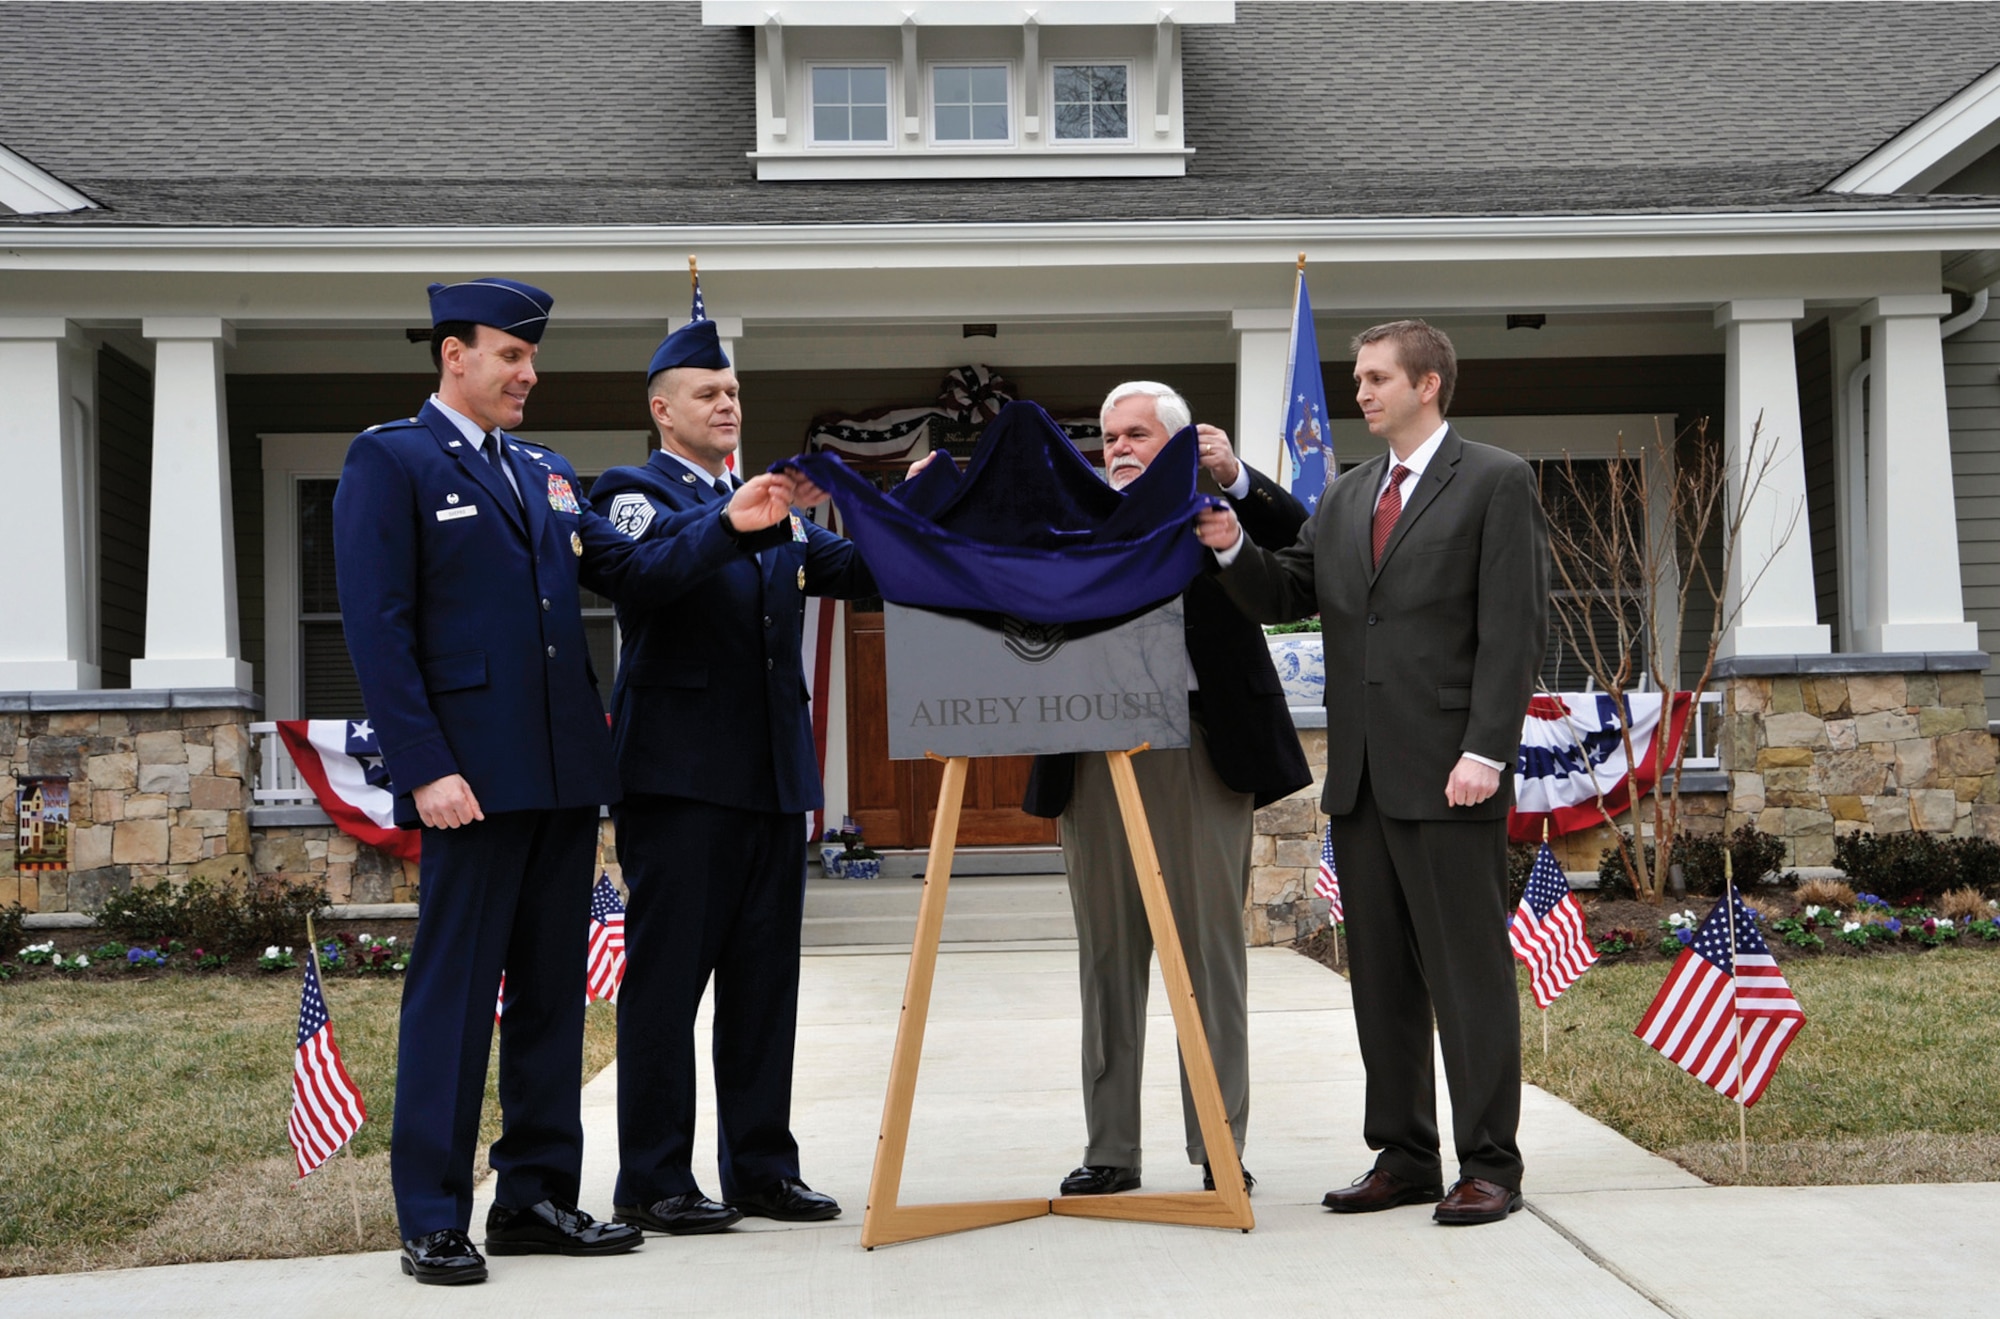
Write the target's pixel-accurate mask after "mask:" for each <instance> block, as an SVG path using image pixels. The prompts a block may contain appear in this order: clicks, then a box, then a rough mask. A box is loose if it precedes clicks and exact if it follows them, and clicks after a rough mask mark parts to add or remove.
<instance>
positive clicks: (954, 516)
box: [772, 402, 1210, 623]
mask: <svg viewBox="0 0 2000 1319" xmlns="http://www.w3.org/2000/svg"><path fill="white" fill-rule="evenodd" d="M1198 452H1199V450H1198V446H1197V443H1196V440H1195V432H1194V427H1192V426H1189V427H1185V428H1184V429H1182V430H1181V431H1180V432H1179V433H1178V434H1176V435H1175V436H1173V438H1171V439H1170V440H1168V441H1167V443H1166V445H1165V446H1164V447H1163V448H1162V449H1161V450H1160V452H1159V454H1158V456H1157V457H1155V458H1154V460H1153V462H1152V464H1151V465H1150V466H1148V467H1147V468H1146V470H1145V471H1144V472H1143V473H1141V474H1140V475H1139V476H1138V477H1137V478H1136V479H1135V480H1133V481H1132V483H1131V484H1129V485H1127V486H1126V487H1125V488H1124V489H1123V490H1113V489H1112V488H1111V487H1110V486H1109V485H1106V484H1105V482H1104V479H1103V478H1102V477H1100V476H1099V475H1098V474H1097V472H1096V470H1095V469H1094V468H1092V467H1091V465H1090V462H1089V460H1088V459H1086V458H1085V457H1084V456H1083V454H1081V453H1080V452H1078V450H1077V447H1076V445H1075V444H1073V443H1071V442H1070V438H1069V436H1067V435H1065V434H1064V433H1063V430H1062V427H1060V426H1058V425H1056V423H1055V422H1054V421H1053V420H1051V419H1050V417H1049V414H1048V413H1046V412H1044V411H1042V409H1041V408H1040V407H1038V406H1036V405H1035V404H1033V403H1028V402H1019V403H1010V404H1008V405H1007V406H1006V407H1005V408H1004V409H1002V410H1001V413H1000V415H999V416H998V417H995V418H994V419H993V422H992V424H991V425H989V426H988V427H987V428H986V431H985V433H984V434H982V435H981V436H980V437H979V445H978V447H977V448H976V449H975V450H974V451H973V454H972V461H971V462H970V463H968V464H967V465H966V469H965V471H964V472H963V473H961V472H960V471H959V469H958V464H957V463H956V462H954V461H951V460H950V459H949V457H948V456H947V457H946V458H944V459H940V460H937V461H933V462H932V463H931V464H930V466H928V467H926V468H925V469H924V470H923V471H922V472H920V473H918V475H917V476H916V478H915V479H913V480H910V481H905V482H904V483H903V484H902V485H900V486H898V487H896V489H894V490H892V491H890V492H889V493H888V494H886V495H885V494H883V493H882V492H881V491H879V490H877V489H876V488H875V487H874V485H873V484H872V483H871V482H870V481H869V480H868V479H867V478H866V477H864V476H862V475H861V474H860V473H858V472H856V471H854V470H853V469H852V468H850V467H849V466H848V465H847V464H846V463H845V462H843V461H841V459H840V457H839V456H838V455H836V454H831V453H810V454H802V455H800V456H798V457H795V458H787V459H785V460H784V461H783V462H781V463H777V464H774V465H773V467H772V470H773V471H777V470H780V469H783V468H789V467H795V468H797V469H798V470H799V471H801V472H803V473H804V474H805V475H806V477H807V478H808V479H810V480H811V481H812V482H813V484H815V485H817V486H819V487H820V488H821V489H822V490H825V491H827V492H828V493H829V494H831V495H832V496H833V498H834V502H835V503H836V504H837V505H838V506H839V508H840V515H841V517H842V518H843V519H844V520H845V521H846V524H847V525H846V530H847V534H848V536H849V537H850V538H851V539H852V540H853V541H854V543H855V545H856V546H857V547H858V548H859V549H860V551H861V557H862V558H863V559H864V560H866V562H867V564H868V568H869V571H871V572H872V573H874V575H875V581H876V583H877V584H878V585H879V586H880V588H881V591H882V597H883V598H884V599H886V600H890V601H893V602H895V603H897V604H903V605H919V606H922V607H924V608H927V609H944V610H954V611H964V612H992V613H1000V614H1008V615H1012V616H1013V617H1015V618H1020V619H1025V620H1027V621H1029V622H1032V623H1078V622H1086V621H1091V620H1097V619H1108V618H1114V617H1118V616H1121V615H1125V614H1130V613H1133V612H1136V611H1138V610H1142V609H1145V608H1147V607H1148V606H1151V605H1154V604H1158V603H1159V602H1161V601H1164V600H1168V599H1171V598H1173V597H1174V596H1177V595H1179V594H1180V593H1181V592H1182V591H1183V590H1185V589H1186V588H1187V584H1188V583H1189V582H1190V581H1192V580H1194V578H1195V576H1196V575H1197V574H1198V573H1200V571H1201V569H1202V561H1203V560H1202V556H1203V553H1204V551H1203V549H1202V545H1201V542H1200V541H1199V540H1197V539H1195V536H1194V531H1193V523H1194V518H1195V515H1196V514H1197V513H1199V512H1200V511H1201V510H1202V508H1204V507H1205V506H1206V505H1207V504H1208V503H1209V502H1210V501H1209V499H1208V498H1207V497H1206V496H1203V495H1201V494H1200V493H1198V492H1197V491H1196V489H1195V477H1196V475H1197V474H1198V472H1199V471H1200V465H1199V461H1198Z"/></svg>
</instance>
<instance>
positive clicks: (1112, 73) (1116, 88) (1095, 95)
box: [1090, 64, 1125, 105]
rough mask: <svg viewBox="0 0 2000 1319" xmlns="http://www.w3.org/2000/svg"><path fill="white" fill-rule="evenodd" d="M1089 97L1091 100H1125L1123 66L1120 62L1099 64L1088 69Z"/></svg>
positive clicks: (1121, 102) (1122, 102)
mask: <svg viewBox="0 0 2000 1319" xmlns="http://www.w3.org/2000/svg"><path fill="white" fill-rule="evenodd" d="M1090 82H1091V97H1090V99H1091V100H1093V101H1116V102H1118V103H1119V104H1121V105H1122V104H1124V101H1125V66H1124V65H1122V64H1099V65H1096V66H1094V67H1092V68H1091V70H1090Z"/></svg>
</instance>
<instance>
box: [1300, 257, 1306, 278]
mask: <svg viewBox="0 0 2000 1319" xmlns="http://www.w3.org/2000/svg"><path fill="white" fill-rule="evenodd" d="M1299 273H1300V274H1301V275H1303V274H1305V273H1306V254H1305V253H1304V252H1301V253H1299Z"/></svg>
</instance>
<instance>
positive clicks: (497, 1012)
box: [493, 971, 507, 1025]
mask: <svg viewBox="0 0 2000 1319" xmlns="http://www.w3.org/2000/svg"><path fill="white" fill-rule="evenodd" d="M506 1011H507V973H506V972H505V971H502V972H501V973H500V992H499V994H497V995H496V996H495V997H494V999H493V1020H494V1023H495V1024H496V1025H497V1024H498V1023H499V1021H500V1018H501V1016H502V1015H503V1014H504V1013H505V1012H506Z"/></svg>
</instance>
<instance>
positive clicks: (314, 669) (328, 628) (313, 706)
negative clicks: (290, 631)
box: [299, 620, 366, 719]
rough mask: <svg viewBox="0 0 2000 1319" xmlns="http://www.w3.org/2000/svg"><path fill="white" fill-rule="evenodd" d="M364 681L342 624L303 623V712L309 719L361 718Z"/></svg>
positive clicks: (300, 648)
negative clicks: (357, 675)
mask: <svg viewBox="0 0 2000 1319" xmlns="http://www.w3.org/2000/svg"><path fill="white" fill-rule="evenodd" d="M365 713H366V711H365V710H363V708H362V705H361V683H360V681H359V680H358V679H356V678H355V676H354V663H353V661H351V660H350V659H348V657H347V639H346V637H345V636H344V635H343V633H342V632H341V629H340V623H339V622H338V621H337V620H336V621H333V622H314V623H301V624H299V715H300V717H301V718H305V719H359V718H360V717H361V716H362V715H363V714H365Z"/></svg>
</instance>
